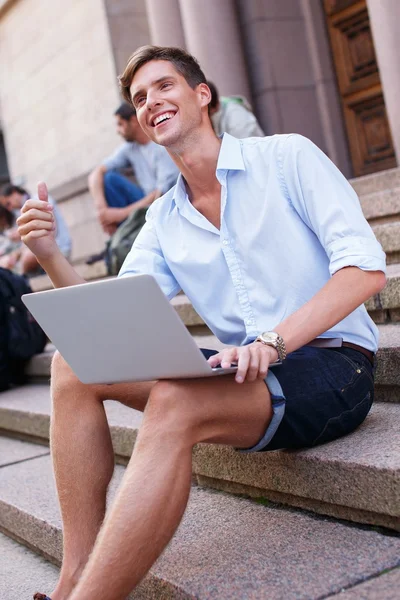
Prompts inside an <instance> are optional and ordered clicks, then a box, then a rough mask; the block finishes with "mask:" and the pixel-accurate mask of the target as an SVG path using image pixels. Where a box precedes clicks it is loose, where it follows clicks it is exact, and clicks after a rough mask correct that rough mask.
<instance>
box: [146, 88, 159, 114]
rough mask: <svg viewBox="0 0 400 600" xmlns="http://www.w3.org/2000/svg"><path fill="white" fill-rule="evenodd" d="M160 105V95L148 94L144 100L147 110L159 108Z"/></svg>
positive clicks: (155, 93)
mask: <svg viewBox="0 0 400 600" xmlns="http://www.w3.org/2000/svg"><path fill="white" fill-rule="evenodd" d="M160 104H162V99H161V98H160V95H159V94H158V93H157V92H148V94H147V98H146V105H147V108H148V110H151V109H152V108H154V107H155V106H159V105H160Z"/></svg>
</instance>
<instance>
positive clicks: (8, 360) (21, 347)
mask: <svg viewBox="0 0 400 600" xmlns="http://www.w3.org/2000/svg"><path fill="white" fill-rule="evenodd" d="M31 292H32V290H31V288H30V286H29V284H28V283H27V281H26V279H25V278H24V277H22V276H21V275H15V274H14V273H12V272H11V271H9V270H8V269H2V268H0V391H2V390H6V389H7V388H9V387H10V385H11V384H18V383H22V382H23V381H24V370H25V365H26V363H27V361H28V360H29V359H30V358H32V356H33V355H34V354H38V353H39V352H42V351H43V349H44V347H45V345H46V341H47V337H46V335H45V333H44V331H43V330H42V329H41V327H40V326H39V325H38V324H37V323H36V321H35V319H34V318H33V317H32V315H31V314H30V312H29V311H28V309H27V308H26V306H25V304H24V303H23V302H22V300H21V296H22V295H23V294H30V293H31Z"/></svg>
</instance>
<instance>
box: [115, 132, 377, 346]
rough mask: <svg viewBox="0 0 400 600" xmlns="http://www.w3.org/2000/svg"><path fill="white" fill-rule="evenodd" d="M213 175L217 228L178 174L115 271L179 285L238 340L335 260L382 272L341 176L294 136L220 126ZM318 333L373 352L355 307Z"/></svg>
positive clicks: (287, 309)
mask: <svg viewBox="0 0 400 600" xmlns="http://www.w3.org/2000/svg"><path fill="white" fill-rule="evenodd" d="M216 176H217V179H218V181H219V182H220V184H221V186H222V187H221V229H220V231H219V230H218V229H217V228H216V227H214V225H212V224H211V223H210V222H209V221H208V220H207V219H206V218H205V217H204V216H203V215H202V214H200V213H199V212H198V211H197V210H196V209H195V208H194V207H193V205H192V204H191V203H190V201H189V199H188V196H187V193H186V189H185V185H184V180H183V178H182V176H180V177H179V179H178V181H177V184H176V186H175V187H174V188H173V189H172V190H170V191H169V192H168V193H167V194H165V195H164V196H163V197H162V198H159V199H158V200H157V201H156V202H154V204H153V205H152V206H151V208H150V210H149V211H148V213H147V215H148V217H147V223H146V224H145V226H144V227H143V229H142V231H141V232H140V234H139V236H138V237H137V239H136V242H135V243H134V245H133V247H132V249H131V251H130V253H129V254H128V256H127V258H126V260H125V262H124V264H123V266H122V269H121V272H120V276H128V275H132V274H137V273H149V274H151V275H153V276H154V277H155V278H156V280H157V282H158V284H159V285H160V287H161V289H162V290H163V292H164V293H165V295H166V296H167V297H168V298H172V297H173V296H174V295H175V294H177V292H178V291H179V290H180V289H182V290H183V291H184V292H185V293H186V294H187V296H188V297H189V299H190V301H191V302H192V304H193V306H194V308H195V309H196V311H197V312H198V313H199V315H200V316H201V317H202V318H203V319H204V321H205V322H206V323H207V325H208V326H209V327H210V329H211V330H212V331H213V332H214V334H215V335H216V336H217V337H218V338H219V339H220V340H221V341H222V342H224V343H226V344H233V345H237V346H239V345H243V344H247V343H249V342H251V341H253V340H254V338H255V337H256V336H257V335H258V334H259V333H260V332H262V331H269V330H271V329H273V328H274V327H276V326H277V325H278V324H279V323H281V322H282V321H283V320H284V319H285V318H286V317H288V316H289V315H291V314H292V313H294V312H295V311H296V310H298V309H299V308H300V307H301V306H303V305H304V304H305V303H306V302H307V301H308V300H310V299H311V298H312V297H313V296H314V295H315V294H316V293H317V292H318V291H319V290H320V289H321V288H322V287H323V286H324V285H325V284H326V283H327V281H328V280H329V278H330V277H331V276H332V275H333V274H334V273H336V271H338V270H339V269H342V268H343V267H347V266H357V267H359V268H360V269H363V270H366V271H377V270H380V271H385V254H384V252H383V251H382V248H381V246H380V244H379V243H378V241H377V240H376V238H375V236H374V234H373V232H372V230H371V228H370V226H369V225H368V223H367V221H366V220H365V218H364V216H363V214H362V211H361V208H360V204H359V201H358V198H357V195H356V193H355V192H354V190H353V188H352V187H351V185H350V184H349V183H348V181H347V180H346V179H345V178H344V177H343V175H342V174H341V173H340V172H339V171H338V169H337V168H336V167H335V166H334V165H333V163H332V162H331V161H330V160H329V159H328V158H327V156H326V155H325V154H324V153H323V152H321V151H320V150H319V149H318V148H317V147H316V146H315V145H314V144H313V143H312V142H311V141H309V140H308V139H306V138H304V137H302V136H301V135H296V134H290V135H274V136H271V137H265V138H248V139H243V140H238V139H235V138H233V137H232V136H230V135H228V134H225V135H224V137H223V141H222V145H221V150H220V154H219V158H218V164H217V171H216ZM321 337H341V338H343V340H344V341H348V342H353V343H355V344H358V345H360V346H364V348H367V349H369V350H372V351H376V349H377V343H378V331H377V327H376V326H375V324H374V323H373V321H372V320H371V318H370V317H369V316H368V313H367V311H366V310H365V307H364V306H360V307H359V308H357V309H356V310H355V311H354V312H352V313H351V314H350V315H349V316H348V317H346V318H345V319H343V321H340V323H338V324H337V325H335V326H334V327H332V328H331V329H330V330H329V331H327V332H326V333H324V334H323V335H322V336H321Z"/></svg>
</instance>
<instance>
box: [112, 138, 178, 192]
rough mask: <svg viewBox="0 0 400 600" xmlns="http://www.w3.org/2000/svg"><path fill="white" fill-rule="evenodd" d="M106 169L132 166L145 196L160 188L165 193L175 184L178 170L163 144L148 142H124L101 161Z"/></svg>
mask: <svg viewBox="0 0 400 600" xmlns="http://www.w3.org/2000/svg"><path fill="white" fill-rule="evenodd" d="M103 164H104V166H105V167H106V168H107V170H108V171H111V170H113V169H124V168H126V167H132V169H133V172H134V173H135V177H136V179H137V182H138V184H139V186H140V187H141V188H142V190H143V192H144V194H145V196H147V194H150V192H154V190H160V192H161V193H162V194H165V192H167V191H168V190H169V189H170V188H171V187H172V186H173V185H175V183H176V180H177V177H178V175H179V171H178V169H177V167H176V165H175V163H174V161H173V160H172V158H171V157H170V155H169V154H168V152H167V151H166V149H165V148H164V147H163V146H160V145H159V144H155V143H154V142H149V143H148V144H138V143H137V142H126V143H125V144H122V146H120V147H119V148H117V150H116V151H115V152H114V154H113V155H112V156H110V157H109V158H107V159H106V160H105V161H104V162H103Z"/></svg>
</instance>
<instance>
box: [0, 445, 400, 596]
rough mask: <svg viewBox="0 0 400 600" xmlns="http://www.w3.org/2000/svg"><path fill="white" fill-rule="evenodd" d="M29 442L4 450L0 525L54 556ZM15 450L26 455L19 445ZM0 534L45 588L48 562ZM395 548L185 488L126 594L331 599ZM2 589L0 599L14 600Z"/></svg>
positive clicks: (40, 477) (384, 538) (57, 535)
mask: <svg viewBox="0 0 400 600" xmlns="http://www.w3.org/2000/svg"><path fill="white" fill-rule="evenodd" d="M8 443H9V445H10V448H11V446H13V445H16V444H17V445H21V444H22V442H19V441H16V440H8ZM27 446H29V447H30V450H31V453H32V454H31V457H30V460H26V461H23V462H16V463H15V464H10V461H11V459H12V457H13V456H16V454H18V451H19V450H15V449H12V448H11V449H10V458H9V462H8V466H5V467H3V468H0V527H1V529H2V531H3V532H5V533H7V534H8V535H10V536H14V537H17V539H18V540H19V541H20V542H22V543H24V544H26V545H27V546H28V547H30V548H31V549H32V550H34V551H35V552H37V553H38V554H43V555H45V556H46V557H48V558H51V560H52V561H54V562H55V563H58V564H59V562H60V560H61V520H60V515H59V508H58V503H57V500H56V493H55V489H54V480H53V476H52V469H51V462H50V457H48V456H37V455H36V453H35V452H36V450H35V446H34V445H31V444H27ZM23 453H24V455H26V454H27V450H26V449H25V450H24V452H23ZM6 459H7V456H6ZM123 471H124V469H123V467H121V466H117V467H116V469H115V474H114V478H113V481H112V483H111V486H110V493H109V500H112V497H113V495H114V494H115V491H116V489H117V487H118V485H119V483H120V481H121V477H122V475H123ZM39 490H40V493H38V491H39ZM1 542H2V543H3V547H4V548H9V549H10V557H15V567H17V566H18V565H19V566H20V567H23V564H27V562H28V561H29V563H30V564H32V561H33V560H35V564H40V568H39V570H38V574H37V580H36V582H35V583H34V584H33V587H32V588H31V592H30V593H32V592H34V591H36V590H37V589H38V586H39V585H41V586H45V587H42V588H41V591H42V592H47V593H49V592H50V591H51V589H52V586H53V584H54V575H55V571H54V570H53V569H52V568H51V566H49V565H46V564H45V563H43V562H42V561H41V562H40V563H37V559H36V558H35V557H33V556H32V555H31V554H30V553H29V554H28V553H27V552H26V551H24V549H23V548H21V547H19V546H16V545H15V544H14V543H12V542H8V541H7V540H4V538H2V539H1V540H0V543H1ZM399 553H400V538H398V537H395V536H389V535H385V534H384V532H381V531H376V530H370V529H368V528H365V527H363V528H359V527H355V526H351V525H349V524H347V523H340V522H337V521H334V520H333V519H322V518H319V517H314V516H310V515H308V514H305V513H303V512H301V511H295V510H290V509H289V510H288V509H283V508H281V507H276V506H271V505H267V503H266V502H263V503H256V502H253V501H251V500H248V499H243V498H236V497H233V496H229V495H227V494H223V493H216V492H213V491H209V490H204V489H201V488H199V487H193V488H192V491H191V495H190V499H189V504H188V508H187V511H186V513H185V516H184V519H183V521H182V523H181V525H180V527H179V528H178V531H177V533H176V534H175V536H174V538H173V540H172V541H171V543H170V544H169V546H168V547H167V549H166V550H165V552H164V553H163V554H162V556H161V557H160V558H159V560H158V561H157V563H156V564H155V565H154V566H153V568H152V569H151V571H150V573H149V575H148V576H147V577H146V578H145V579H144V580H143V582H142V583H141V585H140V586H139V587H138V588H137V589H136V590H135V592H134V593H133V594H131V596H130V598H132V600H133V598H134V599H135V600H140V599H142V600H146V599H149V600H151V599H153V600H154V599H155V598H157V600H159V599H163V600H168V599H174V600H194V599H195V598H196V599H197V600H219V599H221V598H229V600H260V599H263V598H268V599H270V600H282V599H283V598H284V599H285V600H296V599H299V598H307V600H317V599H319V598H327V597H332V596H333V597H335V596H336V595H338V594H340V593H341V592H342V590H343V589H346V590H347V591H348V592H349V591H351V590H353V589H354V590H356V589H357V587H356V586H358V585H359V584H363V582H364V581H365V580H367V579H368V580H369V579H371V578H374V577H377V576H379V575H380V574H381V573H383V572H385V571H387V570H392V569H394V568H396V567H397V566H398V563H399V559H398V557H399ZM299 557H301V559H299ZM43 566H45V567H46V571H43V570H42V568H43ZM11 568H12V567H11ZM14 572H15V582H13V581H12V580H11V579H10V578H8V581H10V584H11V585H16V584H17V582H18V581H19V580H20V577H18V574H17V572H16V571H14ZM22 573H23V571H22V569H21V575H22ZM43 575H44V577H43ZM22 576H24V575H22ZM31 581H32V579H31V578H30V580H29V582H28V583H29V585H30V584H31ZM3 585H4V584H3ZM386 585H388V584H386ZM25 587H26V586H25ZM389 589H390V584H389ZM6 591H7V594H2V596H1V597H2V598H7V599H10V600H12V599H13V598H15V600H17V598H18V600H22V597H21V596H17V594H16V593H14V592H12V591H11V593H9V590H8V589H6ZM13 593H14V595H12V594H13ZM23 597H25V596H23ZM26 597H27V598H29V597H30V596H29V595H27V596H26ZM381 597H382V596H381ZM382 598H383V597H382ZM338 600H339V599H338Z"/></svg>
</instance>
